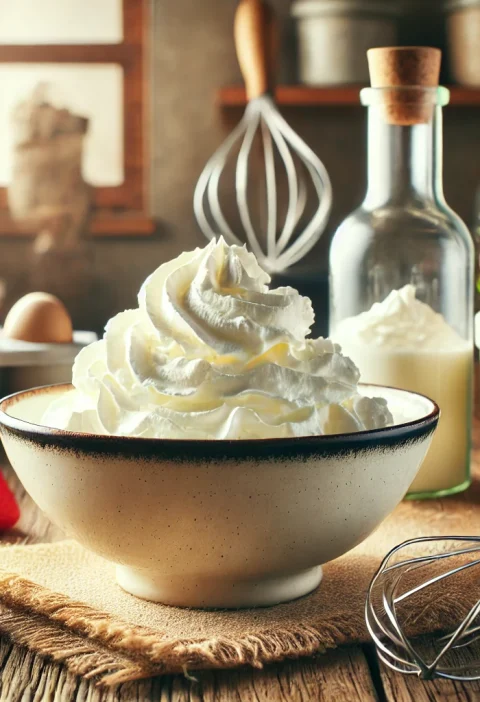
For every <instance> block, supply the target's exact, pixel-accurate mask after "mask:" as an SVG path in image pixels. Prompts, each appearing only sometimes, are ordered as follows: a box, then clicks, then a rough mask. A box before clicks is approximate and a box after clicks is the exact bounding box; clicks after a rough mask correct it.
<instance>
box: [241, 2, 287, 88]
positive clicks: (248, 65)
mask: <svg viewBox="0 0 480 702" xmlns="http://www.w3.org/2000/svg"><path fill="white" fill-rule="evenodd" d="M234 35H235V48H236V50H237V57H238V62H239V64H240V69H241V71H242V75H243V79H244V81H245V88H246V91H247V98H248V100H254V99H255V98H257V97H259V96H260V95H264V94H265V93H273V89H274V81H273V73H274V63H275V54H276V45H277V32H276V26H275V19H274V15H273V11H272V9H271V7H270V6H269V5H268V4H267V3H266V2H265V0H240V2H239V3H238V8H237V12H236V15H235V25H234Z"/></svg>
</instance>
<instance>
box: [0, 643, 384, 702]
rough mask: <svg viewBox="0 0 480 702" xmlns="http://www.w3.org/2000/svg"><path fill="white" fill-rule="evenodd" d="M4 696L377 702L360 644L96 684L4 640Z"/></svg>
mask: <svg viewBox="0 0 480 702" xmlns="http://www.w3.org/2000/svg"><path fill="white" fill-rule="evenodd" d="M0 667H1V673H0V700H1V701H2V702H27V701H28V702H44V701H46V700H48V701H49V702H50V701H51V702H87V701H88V702H134V701H138V702H140V701H141V702H147V700H148V701H149V700H152V701H153V700H155V701H157V700H158V701H159V702H337V701H340V700H342V701H345V702H347V701H348V702H354V701H356V700H359V701H361V702H376V700H378V697H377V695H376V693H375V690H374V688H373V684H372V681H371V678H370V673H369V670H368V666H367V663H366V660H365V658H364V656H363V653H362V651H361V650H360V648H350V649H346V650H342V651H334V652H332V653H331V654H329V655H327V656H324V657H323V658H322V659H320V658H317V659H316V660H306V661H293V662H290V663H288V664H285V665H278V666H271V667H269V668H268V669H266V670H264V671H259V670H251V669H248V670H241V671H231V672H229V671H221V672H215V673H213V672H204V673H197V674H196V675H195V678H193V677H191V678H188V679H187V678H186V677H182V676H179V675H176V676H164V677H163V678H151V679H149V680H140V681H138V682H131V683H125V684H123V685H119V686H118V687H116V688H111V689H108V688H98V687H96V686H95V684H94V682H93V681H87V680H82V679H80V678H77V677H76V676H74V675H72V674H71V673H69V672H68V671H66V670H65V668H63V667H62V666H59V665H57V664H55V663H52V662H49V661H45V660H43V659H41V658H39V657H38V656H35V655H33V654H32V653H30V652H29V651H27V650H25V649H24V648H21V647H18V646H14V645H12V644H10V643H9V642H7V641H5V640H0Z"/></svg>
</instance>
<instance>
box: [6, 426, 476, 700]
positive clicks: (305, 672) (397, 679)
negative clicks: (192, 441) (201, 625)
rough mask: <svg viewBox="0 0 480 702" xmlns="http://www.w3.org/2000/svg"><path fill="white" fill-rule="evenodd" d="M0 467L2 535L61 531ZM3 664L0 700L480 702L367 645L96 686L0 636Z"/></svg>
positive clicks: (29, 538)
mask: <svg viewBox="0 0 480 702" xmlns="http://www.w3.org/2000/svg"><path fill="white" fill-rule="evenodd" d="M474 434H475V444H476V448H475V451H474V464H475V466H476V468H480V422H476V426H475V432H474ZM4 474H5V475H6V477H7V479H8V480H9V482H10V484H11V486H12V487H13V489H14V491H15V494H16V495H17V499H18V500H19V503H20V506H21V510H22V518H21V531H20V530H17V531H16V532H15V533H12V534H9V535H8V536H7V537H6V538H5V540H7V541H9V542H33V541H53V540H57V539H59V538H62V535H61V533H60V532H59V531H58V530H57V529H56V528H55V527H53V526H52V525H51V524H50V523H49V522H48V521H47V519H46V518H45V517H44V516H43V515H42V514H41V513H40V511H39V510H38V509H37V508H36V507H35V505H34V504H33V503H32V501H31V500H30V498H29V497H28V495H26V494H25V491H24V490H23V488H22V486H21V485H20V484H19V482H18V480H17V479H16V477H15V475H14V474H13V472H12V471H11V469H10V468H4ZM477 474H478V473H477ZM476 481H477V482H480V478H476ZM479 488H480V486H479V485H476V486H474V489H476V490H477V491H478V490H479ZM0 668H1V670H0V702H47V700H48V702H149V701H150V700H152V701H155V702H310V701H311V702H354V701H355V700H361V701H362V702H373V701H374V700H376V701H378V702H387V701H388V702H436V701H437V700H445V701H448V702H473V701H476V700H478V701H479V702H480V682H471V683H463V684H460V683H454V682H447V681H432V682H429V683H424V682H422V681H420V680H418V679H416V678H413V677H411V676H402V675H400V674H398V673H393V672H391V671H390V670H389V669H388V668H386V667H385V666H383V665H382V664H381V663H379V661H378V659H377V657H376V654H375V649H374V647H373V646H372V645H364V646H351V647H348V648H343V649H337V650H335V651H332V652H330V653H328V654H325V655H319V656H317V657H315V658H306V659H302V660H299V661H291V662H287V663H283V664H278V665H272V666H268V667H267V668H265V669H264V670H252V669H250V668H248V669H244V670H233V671H216V672H195V673H194V674H193V675H192V677H191V678H188V679H187V678H186V677H184V676H180V675H175V676H164V677H161V678H152V679H149V680H141V681H138V682H133V683H125V684H123V685H120V686H118V687H116V688H98V687H96V685H95V682H94V681H86V680H84V679H82V678H78V677H76V676H74V675H72V674H71V673H69V672H68V671H67V670H66V668H65V667H64V666H62V665H58V664H56V663H53V662H51V661H48V660H46V659H44V658H41V657H40V656H37V655H35V654H33V653H31V652H29V651H28V650H26V649H25V648H22V647H20V646H17V645H15V644H12V643H11V642H9V641H8V640H7V639H6V638H3V639H2V638H0Z"/></svg>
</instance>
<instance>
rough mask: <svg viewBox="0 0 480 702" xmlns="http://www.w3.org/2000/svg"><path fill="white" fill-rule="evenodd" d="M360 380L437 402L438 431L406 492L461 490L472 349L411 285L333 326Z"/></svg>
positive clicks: (466, 449) (469, 409)
mask: <svg viewBox="0 0 480 702" xmlns="http://www.w3.org/2000/svg"><path fill="white" fill-rule="evenodd" d="M331 336H332V338H333V339H334V340H335V341H336V342H338V343H339V344H340V345H341V347H342V351H343V352H344V353H345V354H347V355H348V356H350V357H351V358H352V360H353V361H354V363H355V364H356V365H357V366H358V368H359V370H360V375H361V380H362V381H363V382H366V383H378V384H381V385H390V386H393V387H399V388H404V389H406V390H412V391H415V392H419V393H422V394H423V395H426V396H427V397H430V398H431V399H432V400H434V401H435V402H436V403H437V404H438V405H439V407H440V410H441V417H440V422H439V425H438V429H437V432H436V434H435V437H434V439H433V442H432V445H431V447H430V449H429V452H428V454H427V456H426V458H425V461H424V463H423V465H422V467H421V469H420V472H419V473H418V475H417V477H416V478H415V480H414V482H413V484H412V485H411V487H410V493H437V492H441V491H443V490H448V491H451V489H452V488H455V487H458V489H462V488H463V487H465V480H466V476H467V475H468V471H467V469H466V466H468V463H469V452H470V424H471V412H472V406H471V403H472V382H473V381H472V378H473V346H472V344H471V343H470V342H468V341H466V340H465V339H462V338H461V337H460V336H459V334H457V332H456V331H455V330H454V329H452V327H451V326H450V325H449V324H448V323H447V322H446V321H445V319H444V318H443V316H442V315H441V314H438V313H436V312H435V311H434V310H433V309H432V308H431V307H430V306H429V305H427V304H425V303H423V302H421V301H420V300H417V299H416V296H415V288H414V286H412V285H406V286H405V287H403V288H401V289H400V290H393V291H392V292H391V293H390V294H389V295H388V297H387V298H386V299H385V300H384V301H383V302H380V303H375V304H374V305H373V306H372V307H371V309H370V310H368V311H367V312H363V313H362V314H359V315H357V316H355V317H349V318H347V319H344V320H343V321H342V322H340V323H339V324H337V326H336V328H335V329H333V330H332V333H331Z"/></svg>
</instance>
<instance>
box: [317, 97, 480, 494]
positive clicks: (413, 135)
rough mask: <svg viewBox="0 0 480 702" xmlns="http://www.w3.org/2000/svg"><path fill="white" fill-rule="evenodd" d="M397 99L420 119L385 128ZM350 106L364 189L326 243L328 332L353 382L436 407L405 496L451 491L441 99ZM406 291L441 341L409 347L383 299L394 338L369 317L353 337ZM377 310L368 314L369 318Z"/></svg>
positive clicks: (461, 465)
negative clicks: (398, 390) (361, 129)
mask: <svg viewBox="0 0 480 702" xmlns="http://www.w3.org/2000/svg"><path fill="white" fill-rule="evenodd" d="M405 90H408V91H409V93H408V96H409V97H408V98H406V97H405V95H406V93H405V92H404V93H403V94H402V92H401V91H405ZM402 100H403V101H404V102H405V101H406V100H407V101H408V100H412V102H414V103H415V105H416V106H417V107H416V109H417V112H418V111H420V112H418V114H420V117H421V119H417V120H405V121H406V122H407V123H403V124H402V123H398V121H395V120H392V119H391V105H392V101H393V103H394V104H395V103H397V104H400V105H401V104H402ZM361 101H362V104H364V105H366V106H367V107H368V186H367V193H366V196H365V199H364V201H363V202H362V204H361V205H360V207H359V208H358V209H356V210H355V211H354V212H353V213H352V214H350V215H349V216H348V217H347V218H346V219H345V220H344V222H343V223H342V224H341V225H340V227H339V228H338V230H337V232H336V233H335V236H334V238H333V241H332V245H331V250H330V332H329V333H330V336H332V337H333V338H334V339H335V340H338V341H339V342H340V344H341V345H342V347H343V350H344V352H345V353H346V354H347V355H349V356H351V357H352V358H353V360H354V361H355V362H356V364H357V365H358V367H359V368H360V372H361V380H362V381H364V382H367V383H378V384H382V385H390V386H397V387H403V388H405V389H407V390H413V391H417V392H420V393H422V394H424V395H427V396H429V397H431V398H432V399H434V400H435V401H436V402H437V403H438V404H439V405H440V409H441V412H442V416H441V419H440V423H439V426H438V429H437V433H436V435H435V437H434V439H433V442H432V446H431V448H430V450H429V453H428V454H427V457H426V459H425V461H424V463H423V465H422V467H421V469H420V472H419V474H418V475H417V478H416V479H415V481H414V483H413V484H412V486H411V488H410V493H409V495H410V496H411V497H415V498H418V497H434V496H441V495H446V494H450V493H454V492H459V491H461V490H464V489H465V488H466V487H467V486H468V485H469V483H470V431H471V415H472V382H473V380H472V378H473V298H474V248H473V243H472V240H471V237H470V234H469V232H468V230H467V228H466V226H465V225H464V223H463V222H462V220H461V219H460V218H459V217H458V216H457V215H456V214H455V213H454V212H453V211H452V210H451V208H450V207H449V206H448V205H447V203H446V202H445V198H444V194H443V185H442V107H443V106H444V105H446V104H447V103H448V101H449V91H448V90H447V89H446V88H443V87H438V86H437V87H411V86H410V87H408V88H405V87H401V86H400V87H394V88H390V87H388V88H366V89H364V90H362V92H361ZM409 121H410V122H411V123H408V122H409ZM406 285H411V286H413V287H414V290H415V295H416V300H418V301H420V302H423V303H426V304H427V305H428V306H429V307H430V308H431V309H432V310H434V311H435V312H437V313H440V315H442V317H443V320H442V319H441V318H436V319H435V320H434V321H435V322H438V323H439V324H440V323H442V324H445V325H448V327H449V328H450V329H449V330H446V332H445V334H446V336H445V335H444V336H445V342H444V341H443V338H444V337H443V336H442V334H440V335H439V337H438V339H439V342H438V344H433V343H429V338H428V337H429V333H430V324H426V325H425V330H424V331H425V334H424V338H423V339H422V338H421V337H422V334H420V335H419V338H418V343H417V342H416V341H415V339H416V337H415V333H417V332H418V329H417V332H415V319H412V326H411V329H409V328H408V325H409V324H410V322H409V317H408V314H409V312H408V309H407V308H406V307H403V308H402V309H400V307H401V305H400V298H398V297H397V298H396V302H395V300H393V298H389V299H391V300H393V301H392V302H391V304H392V305H393V306H394V307H395V304H397V306H398V305H400V307H398V309H396V310H395V309H394V310H393V311H392V310H390V312H392V314H393V316H392V317H391V320H390V321H392V320H395V319H396V317H395V314H397V315H398V314H400V315H403V316H402V317H401V320H400V322H399V323H398V326H397V328H396V331H395V334H394V341H392V336H391V334H390V343H388V339H387V340H385V339H383V341H382V333H383V332H382V319H381V318H379V319H377V320H376V324H377V326H376V327H375V330H376V331H374V332H372V334H373V337H374V338H373V339H372V341H371V342H368V341H366V340H365V338H360V336H358V334H356V332H355V329H357V328H358V317H357V316H358V315H360V314H361V313H367V314H368V311H369V310H371V307H372V305H373V304H374V303H378V302H382V301H384V300H385V298H386V297H387V296H388V295H389V294H390V293H392V291H399V290H402V289H404V291H408V290H410V291H412V288H404V286H406ZM388 304H389V303H388V301H387V303H384V306H383V307H382V309H381V310H379V308H375V309H376V310H377V314H378V313H379V312H380V317H381V314H383V313H385V305H388ZM405 304H406V303H405ZM416 309H417V312H418V307H417V308H416ZM421 309H422V310H426V308H421ZM428 312H429V313H430V311H428ZM373 313H375V310H374V311H373ZM422 314H423V313H422ZM370 315H372V312H370ZM352 318H357V321H354V320H352ZM362 319H364V318H362ZM429 319H430V318H429ZM370 321H371V318H370ZM430 321H432V320H431V319H430ZM417 322H418V314H417ZM442 329H443V327H442ZM452 330H453V331H452ZM437 331H438V330H437ZM447 331H448V333H447ZM385 333H386V334H388V333H389V332H388V330H387V331H386V332H385ZM402 334H403V335H404V336H403V337H402ZM395 335H396V336H395ZM411 335H413V336H411ZM409 336H410V337H411V338H408V339H407V337H409ZM432 338H433V337H432V336H431V337H430V342H431V340H432Z"/></svg>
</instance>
